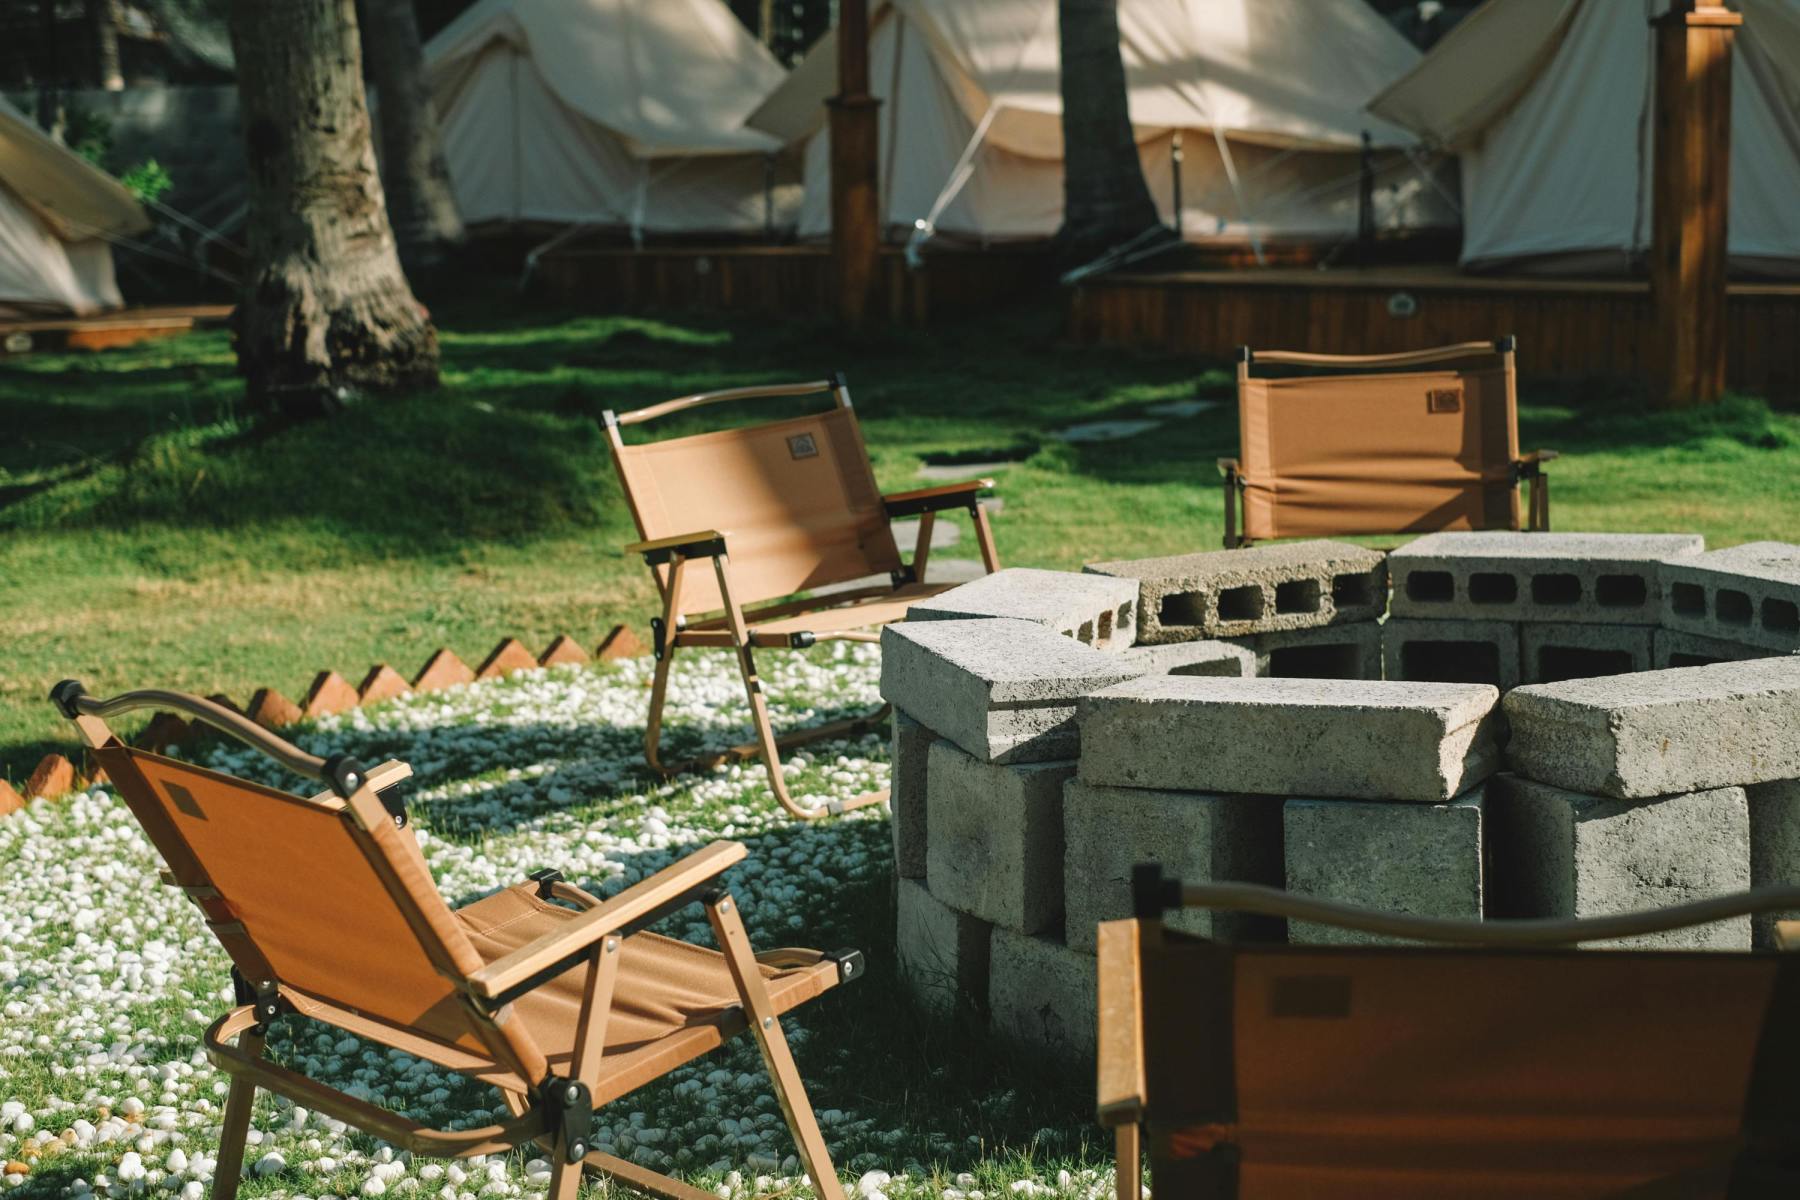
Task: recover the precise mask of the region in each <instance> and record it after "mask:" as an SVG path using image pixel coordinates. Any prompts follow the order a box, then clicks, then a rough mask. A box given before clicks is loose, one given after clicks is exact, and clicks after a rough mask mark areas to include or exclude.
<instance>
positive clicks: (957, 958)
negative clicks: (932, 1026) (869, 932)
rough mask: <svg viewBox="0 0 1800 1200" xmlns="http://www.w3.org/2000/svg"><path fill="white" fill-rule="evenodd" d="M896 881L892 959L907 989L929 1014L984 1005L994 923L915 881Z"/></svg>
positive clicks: (981, 1007) (985, 1002) (983, 1006)
mask: <svg viewBox="0 0 1800 1200" xmlns="http://www.w3.org/2000/svg"><path fill="white" fill-rule="evenodd" d="M898 884H899V886H898V890H897V891H896V893H895V897H894V904H895V910H896V911H895V916H896V922H895V930H894V957H895V959H896V960H897V962H898V964H899V967H900V976H901V978H902V979H904V980H905V981H906V986H907V988H908V990H910V991H911V992H912V994H913V996H914V998H916V999H917V1000H918V1001H919V1003H920V1004H922V1005H924V1006H925V1007H926V1008H928V1009H930V1010H932V1011H933V1012H938V1013H948V1012H951V1011H953V1010H954V1009H956V1008H957V1007H958V1006H959V1005H963V1004H968V1005H972V1006H974V1007H975V1008H977V1009H983V1008H986V1007H987V990H988V944H989V938H990V937H991V936H992V933H993V929H992V927H991V926H990V925H988V923H987V922H986V921H983V920H981V919H979V918H977V917H972V916H970V915H969V914H968V913H962V912H957V911H956V910H955V909H954V908H951V907H950V906H949V905H947V904H945V903H944V902H943V901H941V900H939V899H938V898H937V897H935V896H933V895H932V894H931V893H930V892H929V891H927V890H926V888H925V885H924V884H923V883H920V882H919V881H918V880H916V879H902V880H899V881H898Z"/></svg>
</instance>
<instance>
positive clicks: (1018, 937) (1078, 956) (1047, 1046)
mask: <svg viewBox="0 0 1800 1200" xmlns="http://www.w3.org/2000/svg"><path fill="white" fill-rule="evenodd" d="M1096 978H1097V976H1096V971H1095V962H1094V956H1093V955H1092V954H1084V953H1082V952H1081V951H1079V950H1072V949H1070V948H1069V947H1067V946H1065V945H1063V944H1062V943H1061V942H1058V941H1055V940H1052V939H1050V938H1040V937H1030V936H1028V935H1026V934H1023V933H1016V932H1014V931H1013V930H1010V929H995V930H994V939H993V944H992V948H991V951H990V954H989V959H988V1008H989V1011H990V1013H991V1017H990V1021H991V1025H992V1028H993V1030H994V1032H996V1033H998V1034H999V1035H1000V1036H1001V1037H1003V1038H1005V1039H1007V1040H1008V1041H1010V1042H1012V1043H1014V1044H1015V1045H1018V1046H1023V1047H1026V1048H1028V1049H1033V1050H1047V1051H1050V1052H1051V1053H1053V1054H1056V1055H1058V1056H1060V1057H1062V1058H1064V1059H1066V1060H1068V1061H1083V1060H1085V1061H1088V1062H1092V1061H1093V1058H1094V1054H1095V1045H1096V1040H1095V1039H1096V1026H1097V1020H1096V1014H1097V1012H1098V1011H1099V1007H1100V998H1099V993H1098V992H1097V990H1096V988H1097V984H1096Z"/></svg>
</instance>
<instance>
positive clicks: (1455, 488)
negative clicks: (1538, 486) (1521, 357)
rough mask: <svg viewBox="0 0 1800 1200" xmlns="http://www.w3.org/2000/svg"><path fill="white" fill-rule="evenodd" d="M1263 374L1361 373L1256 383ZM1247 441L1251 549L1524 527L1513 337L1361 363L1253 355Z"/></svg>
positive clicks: (1243, 428)
mask: <svg viewBox="0 0 1800 1200" xmlns="http://www.w3.org/2000/svg"><path fill="white" fill-rule="evenodd" d="M1440 363H1447V364H1458V365H1456V366H1455V369H1450V368H1449V367H1436V366H1435V365H1436V364H1440ZM1260 364H1269V365H1275V364H1281V365H1292V366H1303V367H1320V368H1328V369H1331V370H1333V371H1337V372H1342V371H1343V370H1345V369H1346V368H1349V369H1358V368H1361V369H1363V373H1359V374H1351V375H1345V374H1341V373H1339V374H1329V375H1307V376H1298V377H1291V378H1281V379H1267V378H1256V377H1254V376H1253V375H1252V374H1251V371H1252V369H1253V368H1254V367H1255V366H1257V365H1260ZM1424 367H1433V368H1434V369H1429V370H1425V369H1417V368H1424ZM1238 437H1239V446H1240V459H1241V463H1242V473H1243V486H1244V535H1245V536H1246V537H1248V538H1250V539H1252V540H1261V539H1264V538H1286V537H1334V536H1340V535H1343V534H1368V533H1374V534H1380V533H1415V532H1431V531H1436V530H1444V529H1517V528H1519V489H1518V484H1517V481H1516V479H1515V478H1514V473H1513V470H1514V463H1515V462H1516V461H1517V460H1518V458H1519V421H1518V400H1517V395H1516V389H1515V381H1514V370H1513V347H1512V340H1511V339H1510V338H1503V339H1500V340H1499V341H1497V342H1465V343H1462V344H1460V345H1455V346H1445V347H1442V348H1439V349H1436V350H1421V351H1415V352H1413V353H1409V354H1383V355H1355V356H1352V355H1325V354H1300V353H1289V352H1285V351H1262V350H1257V351H1252V350H1250V349H1249V348H1248V347H1246V348H1245V349H1244V350H1243V351H1242V357H1241V361H1240V363H1239V367H1238Z"/></svg>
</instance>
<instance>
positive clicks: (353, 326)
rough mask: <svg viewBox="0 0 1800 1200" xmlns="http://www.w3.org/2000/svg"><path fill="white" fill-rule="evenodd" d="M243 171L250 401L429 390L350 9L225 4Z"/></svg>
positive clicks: (433, 379) (343, 399)
mask: <svg viewBox="0 0 1800 1200" xmlns="http://www.w3.org/2000/svg"><path fill="white" fill-rule="evenodd" d="M230 27H231V48H232V52H233V54H235V56H236V58H237V70H238V92H239V95H240V97H241V100H242V110H243V111H242V121H243V126H244V141H245V146H246V149H247V152H248V153H247V158H248V163H249V168H250V269H249V278H248V280H247V283H246V286H245V290H244V295H243V298H242V300H241V301H240V303H239V305H238V311H237V353H238V366H239V369H240V370H242V371H243V373H244V376H245V380H246V383H247V386H248V390H249V394H250V398H251V400H252V402H255V403H261V404H264V405H267V406H270V407H274V408H277V409H280V410H282V411H286V412H290V413H296V414H313V413H319V412H331V411H335V410H336V409H337V408H339V407H341V406H342V405H343V404H345V403H347V402H349V401H350V400H352V399H354V398H355V397H356V396H358V395H359V394H361V393H364V392H392V391H401V390H405V389H410V388H417V387H430V386H434V385H435V384H436V383H437V373H438V344H437V332H436V331H435V330H434V329H432V327H431V322H430V320H429V319H427V317H426V315H425V311H424V309H422V308H421V307H420V306H419V302H418V301H417V300H415V299H413V295H412V291H411V289H410V288H408V287H407V283H406V276H405V275H403V274H402V273H401V271H400V259H399V256H398V255H397V254H396V253H395V249H394V235H393V233H392V232H391V231H390V230H389V228H388V221H387V211H386V209H385V208H384V207H383V204H382V193H381V179H380V177H379V176H378V175H377V173H376V168H375V146H374V143H373V142H372V141H371V140H370V132H369V112H368V107H367V105H366V103H365V101H364V97H363V82H362V61H361V59H362V53H361V49H360V47H359V46H358V44H357V33H356V8H355V0H282V2H281V3H280V4H266V3H263V2H261V0H232V4H231V13H230Z"/></svg>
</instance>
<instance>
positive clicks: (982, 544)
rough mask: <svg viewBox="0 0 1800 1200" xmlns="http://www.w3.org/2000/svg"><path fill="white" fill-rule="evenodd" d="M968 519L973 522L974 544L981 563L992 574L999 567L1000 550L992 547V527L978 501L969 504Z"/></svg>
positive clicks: (985, 510) (985, 511)
mask: <svg viewBox="0 0 1800 1200" xmlns="http://www.w3.org/2000/svg"><path fill="white" fill-rule="evenodd" d="M969 519H970V520H971V521H973V522H974V523H975V545H976V547H977V548H979V549H980V551H981V565H982V567H983V568H984V569H985V570H986V571H987V573H988V574H989V575H992V574H993V573H994V572H995V571H998V570H999V569H1000V551H999V550H997V549H995V547H994V527H993V526H992V525H990V524H988V515H987V509H985V508H983V507H981V504H980V502H979V501H978V502H976V503H974V504H971V505H969Z"/></svg>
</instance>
